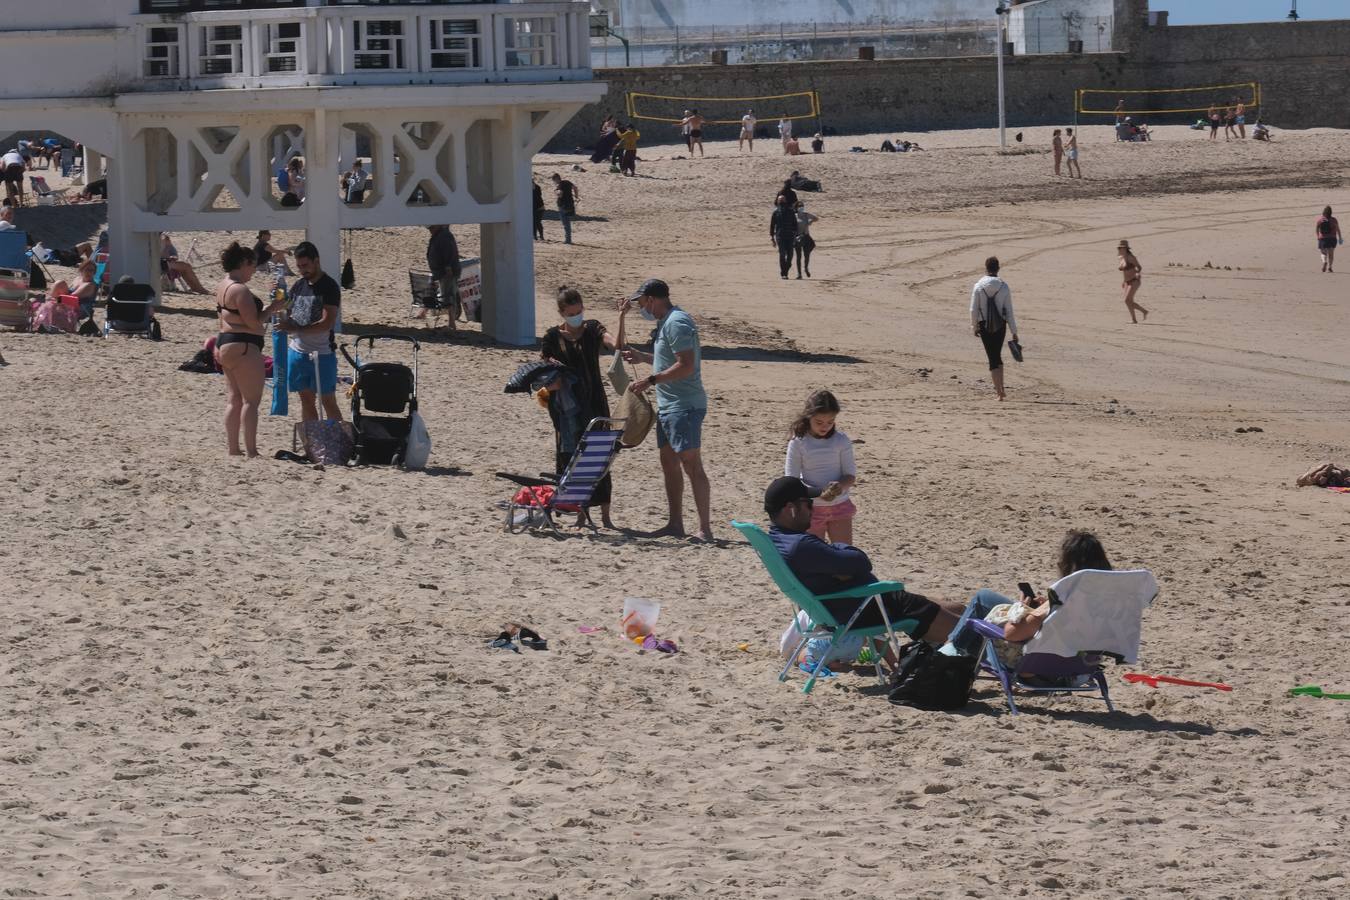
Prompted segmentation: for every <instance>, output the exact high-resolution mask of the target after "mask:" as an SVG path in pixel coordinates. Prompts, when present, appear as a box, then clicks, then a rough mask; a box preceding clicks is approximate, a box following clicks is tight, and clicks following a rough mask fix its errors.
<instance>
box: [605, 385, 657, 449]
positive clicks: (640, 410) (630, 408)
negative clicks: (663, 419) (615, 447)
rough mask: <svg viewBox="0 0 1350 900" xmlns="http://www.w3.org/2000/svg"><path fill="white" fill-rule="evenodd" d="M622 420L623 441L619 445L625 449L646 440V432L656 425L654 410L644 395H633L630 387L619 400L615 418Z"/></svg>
mask: <svg viewBox="0 0 1350 900" xmlns="http://www.w3.org/2000/svg"><path fill="white" fill-rule="evenodd" d="M615 418H617V419H624V420H625V421H624V423H623V439H622V440H621V441H620V444H621V445H622V446H623V447H626V448H632V447H636V446H637V445H638V444H641V443H642V442H643V441H644V440H646V439H647V432H649V431H651V430H652V426H653V425H655V424H656V410H654V409H652V401H650V400H648V399H647V395H646V394H635V393H633V389H632V388H631V387H630V388H629V389H628V390H626V391H624V394H623V396H622V397H620V398H619V410H618V414H617V415H616V416H615Z"/></svg>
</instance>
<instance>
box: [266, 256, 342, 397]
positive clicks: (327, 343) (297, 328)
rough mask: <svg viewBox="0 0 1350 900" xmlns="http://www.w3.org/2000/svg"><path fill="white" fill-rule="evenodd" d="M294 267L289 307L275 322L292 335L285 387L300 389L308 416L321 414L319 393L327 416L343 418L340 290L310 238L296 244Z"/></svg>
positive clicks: (295, 390) (298, 390)
mask: <svg viewBox="0 0 1350 900" xmlns="http://www.w3.org/2000/svg"><path fill="white" fill-rule="evenodd" d="M295 268H296V270H297V271H298V272H299V273H300V277H299V278H298V279H296V281H295V283H294V284H293V285H291V303H290V309H289V311H288V312H287V313H286V317H285V319H283V320H282V322H281V324H279V325H278V326H277V328H279V329H280V330H282V331H285V332H288V333H289V334H290V336H291V339H290V341H289V342H288V347H289V350H288V352H287V355H286V382H287V384H286V386H287V387H288V388H289V389H290V390H291V391H294V392H296V393H299V394H300V407H301V418H302V419H303V420H304V421H306V422H313V421H317V420H318V418H319V410H318V407H317V406H316V405H315V403H314V399H315V395H316V394H318V395H319V396H321V397H323V411H324V418H326V419H337V420H338V421H341V420H342V410H340V409H339V408H338V404H337V340H336V338H335V337H334V331H335V330H336V329H337V327H338V313H339V312H340V311H341V307H342V289H341V288H339V287H338V283H337V282H336V281H334V280H333V279H332V277H331V276H329V275H326V274H324V271H323V269H322V268H320V267H319V250H318V248H317V247H315V246H314V245H313V244H312V243H310V242H309V241H302V242H301V243H300V244H299V245H298V246H296V248H295ZM316 360H317V365H316ZM316 370H317V381H318V383H317V384H316V383H315V376H316Z"/></svg>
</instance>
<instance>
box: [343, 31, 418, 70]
mask: <svg viewBox="0 0 1350 900" xmlns="http://www.w3.org/2000/svg"><path fill="white" fill-rule="evenodd" d="M406 44H407V38H406V36H405V35H404V32H403V20H402V19H357V20H355V21H353V22H352V47H353V48H354V57H353V59H354V61H355V65H356V68H357V69H366V70H371V69H373V70H377V71H378V70H384V71H397V70H400V69H405V68H407V60H406V59H405V56H404V49H405V46H406Z"/></svg>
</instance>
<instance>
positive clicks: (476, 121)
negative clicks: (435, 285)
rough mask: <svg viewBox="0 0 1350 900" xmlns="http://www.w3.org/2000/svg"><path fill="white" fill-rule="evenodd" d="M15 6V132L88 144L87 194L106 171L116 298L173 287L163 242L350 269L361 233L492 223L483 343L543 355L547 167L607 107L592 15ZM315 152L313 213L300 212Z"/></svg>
mask: <svg viewBox="0 0 1350 900" xmlns="http://www.w3.org/2000/svg"><path fill="white" fill-rule="evenodd" d="M8 6H9V7H12V8H7V9H6V12H5V15H4V17H3V21H0V29H2V30H0V59H3V60H4V71H5V73H6V75H5V77H4V78H3V79H2V80H0V123H3V124H4V127H5V128H6V129H7V130H10V129H13V130H16V131H32V132H35V131H39V130H42V131H53V132H56V133H58V134H61V135H64V136H66V137H68V138H70V139H72V140H75V141H79V142H81V143H83V144H84V146H85V148H86V161H87V174H86V180H89V179H92V178H94V177H97V173H98V172H99V171H100V170H101V169H102V168H103V167H104V166H105V164H106V166H107V169H106V172H107V174H108V175H109V176H110V177H109V181H108V217H109V223H108V225H109V237H110V240H111V248H112V258H111V261H110V270H111V272H112V274H113V277H114V278H116V277H118V276H121V275H124V274H125V275H131V276H133V277H135V278H136V280H137V281H147V282H148V281H151V280H152V275H154V276H155V278H154V281H155V282H157V280H158V279H157V276H158V272H159V258H158V257H159V240H158V234H159V232H161V231H226V230H229V231H247V230H255V229H262V228H268V229H296V230H304V231H305V232H306V233H307V235H308V238H309V239H310V240H311V241H313V242H314V243H315V245H316V246H317V247H318V248H319V252H320V254H321V256H322V258H323V259H324V260H325V262H326V263H327V267H328V268H329V269H330V270H336V267H337V266H338V265H339V263H338V262H337V261H338V260H339V236H340V233H341V230H342V229H345V228H366V227H378V226H416V225H430V224H450V225H469V224H477V225H479V226H480V228H481V257H482V276H483V286H484V296H483V301H484V303H483V328H484V331H485V332H486V333H488V334H489V335H491V336H493V337H495V338H497V339H498V340H502V341H505V342H509V343H515V344H525V343H530V342H533V341H534V340H535V330H534V306H535V297H534V244H533V240H532V229H531V224H532V207H531V181H530V160H531V157H533V155H534V154H535V153H536V152H537V151H538V150H539V149H540V148H541V147H542V146H543V145H544V143H545V142H546V141H548V139H549V138H551V137H552V136H553V135H554V134H555V133H556V132H557V130H558V129H559V128H560V127H561V126H562V124H563V123H564V122H566V121H567V120H568V119H569V118H570V117H571V116H572V115H573V114H574V113H575V112H576V111H577V110H578V109H580V108H581V107H582V106H583V105H585V104H587V103H590V102H593V101H595V100H598V99H600V97H601V96H602V95H603V93H604V85H603V84H600V83H597V82H595V81H593V79H592V72H591V65H590V49H589V48H590V39H589V32H588V22H587V13H588V10H589V4H588V3H587V2H585V0H577V2H566V0H511V2H504V0H502V2H492V0H477V2H464V0H99V2H96V3H93V2H89V0H42V2H40V3H22V4H20V3H15V4H9V5H8ZM358 147H360V148H361V150H362V153H363V156H364V157H365V158H366V159H367V160H368V161H369V164H368V169H369V171H370V175H371V184H370V189H369V190H368V191H367V192H366V195H365V198H364V200H363V202H361V203H360V204H357V205H348V204H346V203H344V202H342V200H340V199H339V196H338V188H337V179H338V175H339V172H340V171H341V169H343V168H347V167H349V166H350V164H351V161H352V158H353V156H354V155H355V153H356V150H357V148H358ZM301 150H303V153H304V157H305V169H306V172H307V174H308V179H309V189H308V191H307V197H306V200H305V202H304V203H303V204H301V205H300V206H295V207H288V206H283V205H282V203H281V198H282V193H281V191H279V190H278V189H277V187H276V179H275V174H276V171H277V170H278V169H279V168H282V167H284V166H285V164H286V162H287V160H288V158H289V157H290V156H291V155H294V153H296V152H298V151H301ZM330 261H331V262H330Z"/></svg>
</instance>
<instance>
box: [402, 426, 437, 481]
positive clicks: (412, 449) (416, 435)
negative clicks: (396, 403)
mask: <svg viewBox="0 0 1350 900" xmlns="http://www.w3.org/2000/svg"><path fill="white" fill-rule="evenodd" d="M430 456H431V434H430V433H429V432H428V431H427V423H426V422H423V421H422V414H421V413H419V412H415V413H413V415H412V428H410V429H409V430H408V451H407V453H405V454H404V455H403V468H405V469H419V470H420V469H425V468H426V467H427V459H428V457H430Z"/></svg>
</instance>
